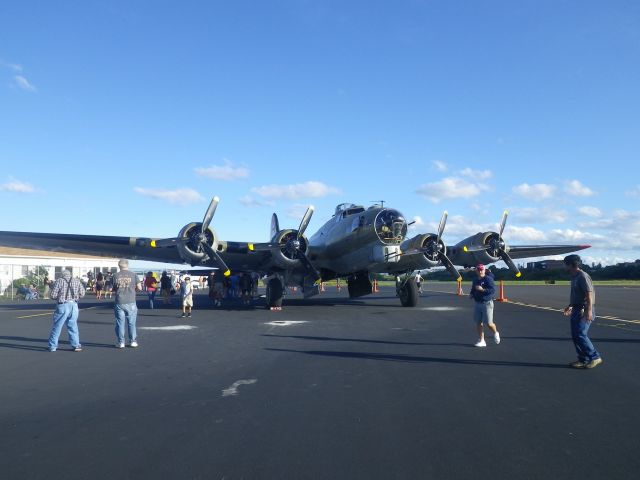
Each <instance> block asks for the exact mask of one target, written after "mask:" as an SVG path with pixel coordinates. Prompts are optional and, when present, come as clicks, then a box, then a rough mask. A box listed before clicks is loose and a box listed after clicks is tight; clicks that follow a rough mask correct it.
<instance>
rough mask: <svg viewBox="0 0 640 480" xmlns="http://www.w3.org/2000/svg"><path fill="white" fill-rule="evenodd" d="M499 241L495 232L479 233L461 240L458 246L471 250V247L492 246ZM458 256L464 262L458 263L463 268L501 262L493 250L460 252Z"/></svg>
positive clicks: (498, 236)
mask: <svg viewBox="0 0 640 480" xmlns="http://www.w3.org/2000/svg"><path fill="white" fill-rule="evenodd" d="M499 241H500V235H499V234H498V233H497V232H481V233H477V234H476V235H473V236H472V237H469V238H467V239H465V240H463V241H462V242H460V244H461V245H464V246H466V247H468V248H469V250H472V249H473V247H484V246H492V245H495V243H496V242H499ZM459 255H461V256H462V257H463V258H464V261H462V262H460V263H462V264H463V265H464V266H465V267H472V266H474V265H477V264H479V263H482V264H489V263H494V262H498V261H500V260H501V259H500V256H499V255H498V253H497V251H496V250H495V248H489V249H488V250H481V251H478V252H468V253H465V252H463V251H460V252H459Z"/></svg>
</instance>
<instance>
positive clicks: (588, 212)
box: [578, 206, 602, 218]
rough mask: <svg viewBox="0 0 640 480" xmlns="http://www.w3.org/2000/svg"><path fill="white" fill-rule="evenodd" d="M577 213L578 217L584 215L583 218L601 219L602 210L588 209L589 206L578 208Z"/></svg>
mask: <svg viewBox="0 0 640 480" xmlns="http://www.w3.org/2000/svg"><path fill="white" fill-rule="evenodd" d="M578 213H579V214H580V215H584V216H585V217H591V218H600V217H602V210H600V209H599V208H597V207H589V206H584V207H580V208H578Z"/></svg>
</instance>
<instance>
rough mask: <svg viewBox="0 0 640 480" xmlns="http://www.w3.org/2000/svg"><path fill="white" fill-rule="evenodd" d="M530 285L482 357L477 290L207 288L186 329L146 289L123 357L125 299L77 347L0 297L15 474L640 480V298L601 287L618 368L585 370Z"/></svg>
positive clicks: (1, 395) (7, 454)
mask: <svg viewBox="0 0 640 480" xmlns="http://www.w3.org/2000/svg"><path fill="white" fill-rule="evenodd" d="M426 287H427V288H428V289H431V290H440V291H442V292H444V291H445V290H446V289H443V288H441V287H440V286H439V285H431V284H427V285H426ZM517 288H522V289H523V290H521V291H520V295H521V298H522V299H523V300H526V302H524V301H523V302H522V303H526V305H533V304H535V305H536V307H532V306H525V305H519V304H510V303H506V304H498V305H497V306H496V322H497V324H498V326H499V329H500V330H501V333H502V337H503V342H502V343H501V344H500V345H495V344H494V343H493V342H492V341H490V342H488V343H489V344H488V347H487V348H486V349H477V348H474V347H472V346H471V345H472V343H473V342H474V341H475V337H474V327H473V324H472V322H471V308H472V304H471V302H470V300H468V299H467V298H465V297H458V296H456V295H452V294H451V293H440V292H434V291H427V292H425V293H424V295H423V298H422V299H421V304H420V306H419V307H418V308H415V309H407V308H402V307H401V306H400V304H399V301H398V299H397V298H395V296H394V293H393V291H392V290H391V289H383V291H382V292H381V293H379V294H377V295H373V296H371V297H367V298H365V299H362V300H359V301H355V302H350V301H347V300H346V299H345V298H344V293H345V292H344V290H343V292H342V293H341V294H340V295H338V294H337V293H336V292H335V291H330V292H326V293H324V294H323V296H322V297H320V298H319V299H316V300H314V301H311V302H306V301H304V300H302V299H301V298H300V296H299V295H297V294H295V295H292V296H291V297H290V298H289V299H288V300H287V302H286V306H285V309H284V310H283V311H280V312H271V311H267V310H264V309H262V308H255V309H245V308H242V307H240V306H239V305H230V306H228V307H225V308H223V309H220V310H214V309H212V308H210V307H209V306H208V299H207V298H206V296H204V295H197V296H196V309H195V310H194V316H193V318H192V319H189V320H188V319H182V318H180V317H179V314H178V312H177V310H176V309H175V308H174V309H168V308H158V309H155V310H148V309H146V300H145V299H144V297H142V296H140V297H139V301H138V303H139V305H140V314H139V317H138V327H139V342H140V347H139V348H137V349H131V348H126V349H124V350H117V349H115V348H114V347H113V342H114V340H115V339H114V334H113V313H112V310H111V302H110V301H108V300H107V301H102V302H96V301H95V299H94V298H89V299H87V300H84V301H83V302H82V310H81V317H80V319H81V320H80V335H81V340H82V343H83V345H84V351H83V352H80V353H74V352H71V351H69V350H68V348H69V345H68V344H65V343H62V344H61V345H60V350H58V351H57V352H55V353H48V352H46V351H45V347H46V338H47V336H48V330H49V324H50V321H51V315H50V312H51V308H52V306H51V304H50V303H47V302H42V303H34V302H20V303H13V304H11V303H0V379H1V386H0V406H1V409H0V432H1V433H0V476H1V477H2V478H3V479H44V478H46V479H86V478H91V479H103V478H104V479H107V478H108V479H113V478H118V479H128V478H136V479H138V478H144V479H147V478H148V479H157V478H165V479H226V480H230V479H471V478H474V479H478V478H479V479H483V478H492V479H514V478H518V479H543V478H544V479H549V478H553V479H565V478H567V479H568V478H580V479H585V480H587V479H598V480H600V479H602V478H607V479H629V478H635V477H636V476H637V472H638V469H639V468H640V456H639V455H638V451H640V436H639V435H638V431H639V430H640V413H639V412H640V409H639V408H638V404H639V401H640V375H638V374H639V371H638V370H639V368H638V367H639V362H638V359H637V352H638V348H639V343H640V321H638V320H637V319H638V318H639V317H640V315H639V314H637V309H635V307H633V305H637V295H635V294H634V291H629V292H626V291H624V292H622V293H620V296H618V292H616V293H614V295H616V297H615V301H612V304H614V307H615V305H618V307H615V308H613V309H612V310H611V311H608V310H607V308H608V307H607V306H606V303H607V302H606V301H605V297H606V296H605V293H604V291H603V289H599V290H598V292H599V295H600V296H599V303H602V306H601V307H602V310H605V313H606V314H607V316H610V317H615V318H618V320H609V319H606V318H599V319H598V320H597V321H596V323H595V324H594V326H593V327H592V329H591V337H592V339H593V341H594V343H595V344H596V347H597V348H598V349H599V350H600V353H601V354H602V356H603V358H604V363H603V365H601V366H600V367H598V368H597V369H594V370H588V371H586V370H572V369H569V368H567V367H566V364H567V363H568V362H570V361H573V360H574V359H575V354H574V352H573V346H572V344H571V341H570V339H569V328H568V320H567V319H566V318H564V317H563V316H561V315H560V314H559V313H558V312H556V311H553V310H546V309H545V308H547V307H548V308H552V307H554V304H552V303H551V302H547V300H548V299H549V298H551V297H550V296H548V295H540V294H539V293H538V292H541V291H542V292H544V290H541V289H536V288H537V287H531V288H528V287H517ZM556 288H561V287H556ZM534 289H535V290H534ZM565 289H566V287H565ZM566 290H567V291H566V292H565V293H566V294H567V295H568V289H566ZM636 291H637V290H636ZM554 292H556V291H555V290H554ZM557 292H561V290H557ZM507 293H508V295H509V294H510V292H507ZM515 293H516V292H515V291H514V292H513V294H514V295H513V296H514V298H515ZM554 295H555V293H554ZM558 295H560V294H558ZM553 298H555V297H553ZM558 298H560V297H558ZM634 302H635V303H634ZM616 308H619V310H616ZM600 313H602V312H600ZM620 320H624V321H620ZM62 339H63V340H65V341H66V333H63V336H62ZM489 340H490V338H489Z"/></svg>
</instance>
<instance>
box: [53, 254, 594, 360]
mask: <svg viewBox="0 0 640 480" xmlns="http://www.w3.org/2000/svg"><path fill="white" fill-rule="evenodd" d="M564 263H565V265H566V269H567V272H568V273H569V274H570V275H571V294H570V301H569V305H567V307H566V308H565V309H564V315H565V316H567V317H570V326H571V337H572V340H573V344H574V347H575V350H576V354H577V357H578V358H577V360H576V361H574V362H572V363H570V364H569V366H570V367H572V368H577V369H592V368H595V367H597V366H598V365H600V364H601V363H602V357H601V356H600V353H598V351H597V350H596V348H595V347H594V345H593V343H592V342H591V340H590V339H589V335H588V333H589V328H590V326H591V324H592V322H593V320H594V319H595V318H596V312H595V304H596V301H595V299H596V296H595V289H594V286H593V282H592V280H591V277H590V276H589V275H588V274H587V273H586V272H585V271H583V270H582V269H581V268H580V267H581V266H582V263H581V259H580V257H579V256H578V255H569V256H567V257H565V259H564ZM118 267H119V269H120V271H119V272H118V273H115V274H114V275H113V291H114V293H115V303H114V316H115V334H116V347H117V348H124V347H125V325H126V327H127V333H128V337H129V346H130V347H133V348H136V347H137V346H138V342H137V334H136V318H137V312H138V307H137V303H136V293H137V292H139V291H142V290H143V288H144V289H145V290H146V292H147V294H148V295H149V302H150V307H151V308H153V306H154V303H153V302H154V299H155V294H156V292H157V289H158V287H159V288H160V289H161V291H162V292H163V298H164V299H165V302H166V303H167V304H170V302H171V296H172V295H173V294H175V293H176V291H178V290H179V291H180V296H181V298H182V317H187V318H190V317H191V312H192V308H193V292H194V288H193V285H192V283H191V278H190V277H189V275H184V276H181V277H180V278H179V282H178V283H175V282H174V280H172V279H171V277H170V276H169V275H168V274H167V272H166V271H165V272H163V273H162V276H161V278H160V282H158V281H157V280H156V279H155V277H154V275H153V273H152V272H148V273H147V275H146V277H145V280H144V282H140V281H139V280H138V276H137V274H135V273H134V272H132V271H130V270H129V262H128V261H127V260H124V259H123V260H120V261H119V262H118ZM476 273H477V276H476V278H475V279H474V280H473V282H472V284H471V291H470V293H469V297H470V298H471V299H472V300H473V301H474V302H475V306H474V310H473V320H474V323H475V325H476V332H477V335H478V337H477V341H476V343H475V346H476V347H479V348H484V347H486V346H487V342H486V339H485V327H486V328H488V329H489V331H490V332H491V333H492V334H493V340H494V343H495V344H496V345H498V344H500V343H501V341H502V339H501V337H500V332H499V331H498V327H497V325H496V323H495V321H494V304H493V301H494V296H495V292H496V286H495V281H494V279H493V276H492V274H491V273H490V272H488V269H487V268H485V266H484V265H482V264H479V265H477V266H476ZM257 280H258V277H257V276H256V275H254V274H243V275H240V276H238V280H237V281H236V282H233V281H231V282H227V280H226V277H225V276H224V275H222V274H221V273H219V272H218V273H212V274H211V275H210V276H209V277H208V283H209V296H210V298H211V299H212V300H213V301H214V304H215V305H220V302H221V301H222V298H223V295H224V293H225V289H226V292H227V294H229V290H231V292H232V295H235V292H234V291H233V289H236V288H237V289H238V291H239V292H240V295H241V298H242V299H243V302H249V301H250V299H251V298H252V297H253V295H254V294H255V291H254V289H255V288H257ZM419 281H420V282H421V281H422V277H420V278H419ZM143 285H144V287H143ZM227 285H229V286H228V287H227ZM236 285H237V286H236ZM85 293H86V288H85V287H84V285H83V284H82V282H81V281H80V280H79V279H77V278H72V277H71V272H69V271H68V270H64V271H63V272H62V276H61V278H58V279H57V280H56V281H55V282H54V284H53V286H52V287H51V291H50V298H51V299H53V300H55V301H56V302H57V306H56V310H55V311H54V314H53V326H52V328H51V332H50V335H49V345H48V349H49V351H51V352H55V351H56V350H57V348H58V339H59V337H60V333H61V331H62V328H63V326H65V325H66V327H67V330H68V333H69V340H70V343H71V347H72V349H73V350H74V351H76V352H80V351H82V345H81V344H80V336H79V332H78V323H77V321H78V301H79V300H80V299H81V298H82V297H84V295H85Z"/></svg>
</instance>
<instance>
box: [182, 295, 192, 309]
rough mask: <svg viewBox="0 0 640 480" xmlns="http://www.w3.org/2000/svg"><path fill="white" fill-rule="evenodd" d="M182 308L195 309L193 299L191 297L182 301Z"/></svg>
mask: <svg viewBox="0 0 640 480" xmlns="http://www.w3.org/2000/svg"><path fill="white" fill-rule="evenodd" d="M182 306H183V307H193V297H192V296H191V295H189V296H187V297H184V298H183V299H182Z"/></svg>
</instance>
